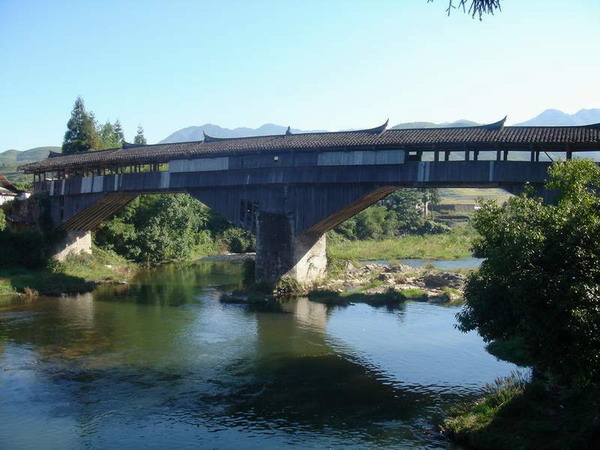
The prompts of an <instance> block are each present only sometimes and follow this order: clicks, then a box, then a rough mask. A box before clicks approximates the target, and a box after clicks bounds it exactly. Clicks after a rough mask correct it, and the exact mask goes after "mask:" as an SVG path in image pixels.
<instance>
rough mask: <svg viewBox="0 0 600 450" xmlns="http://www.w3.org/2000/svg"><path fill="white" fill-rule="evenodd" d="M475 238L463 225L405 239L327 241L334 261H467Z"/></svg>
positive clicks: (472, 231) (328, 252)
mask: <svg viewBox="0 0 600 450" xmlns="http://www.w3.org/2000/svg"><path fill="white" fill-rule="evenodd" d="M476 236H477V234H476V233H475V231H474V230H473V229H472V228H471V227H470V226H461V227H457V228H454V229H453V230H452V231H451V232H450V233H447V234H437V235H424V236H402V237H398V238H394V239H384V240H381V241H375V240H365V241H348V240H334V239H330V240H329V241H328V242H327V256H328V257H329V258H330V259H331V260H350V261H369V260H371V261H373V260H378V259H384V260H394V259H410V258H418V259H460V258H468V257H469V256H471V243H472V241H473V239H474V238H475V237H476Z"/></svg>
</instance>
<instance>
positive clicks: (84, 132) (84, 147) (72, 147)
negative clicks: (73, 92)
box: [62, 97, 98, 153]
mask: <svg viewBox="0 0 600 450" xmlns="http://www.w3.org/2000/svg"><path fill="white" fill-rule="evenodd" d="M97 139H98V138H97V132H96V125H95V123H94V116H93V115H91V114H88V112H87V111H86V110H85V105H84V103H83V99H82V98H81V97H77V99H76V100H75V105H74V106H73V111H71V118H70V119H69V121H68V122H67V132H66V133H65V137H64V140H63V145H62V150H63V153H77V152H86V151H88V150H90V149H92V148H94V145H95V144H96V143H97Z"/></svg>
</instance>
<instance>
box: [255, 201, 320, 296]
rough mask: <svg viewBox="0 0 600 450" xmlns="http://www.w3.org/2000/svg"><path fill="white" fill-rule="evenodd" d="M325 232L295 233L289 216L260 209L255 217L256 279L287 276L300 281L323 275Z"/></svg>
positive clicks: (262, 279) (313, 279) (268, 279)
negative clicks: (319, 233) (316, 233)
mask: <svg viewBox="0 0 600 450" xmlns="http://www.w3.org/2000/svg"><path fill="white" fill-rule="evenodd" d="M326 248H327V245H326V238H325V234H321V235H313V234H307V233H305V234H301V235H299V236H296V235H295V233H294V230H293V220H292V218H291V217H289V216H287V215H284V214H274V213H268V212H264V211H261V212H259V213H258V217H257V221H256V281H259V282H260V281H265V282H276V281H277V280H279V279H280V278H281V277H283V276H289V277H291V278H293V279H295V280H297V281H299V282H300V283H301V284H310V283H313V282H315V281H318V280H319V279H321V278H323V276H324V275H325V271H326V269H327V255H326V252H325V251H326Z"/></svg>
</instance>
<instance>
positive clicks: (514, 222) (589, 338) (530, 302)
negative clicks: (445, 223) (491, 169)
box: [445, 160, 600, 449]
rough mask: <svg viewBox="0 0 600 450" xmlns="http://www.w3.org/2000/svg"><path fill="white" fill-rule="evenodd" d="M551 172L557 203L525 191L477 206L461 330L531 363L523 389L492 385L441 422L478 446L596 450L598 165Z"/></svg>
mask: <svg viewBox="0 0 600 450" xmlns="http://www.w3.org/2000/svg"><path fill="white" fill-rule="evenodd" d="M549 175H550V179H549V181H548V183H547V188H548V189H551V190H554V191H555V192H556V194H557V199H558V201H557V203H556V204H555V205H548V204H544V203H543V202H542V200H541V199H540V198H537V197H536V196H535V193H534V192H533V191H529V192H526V193H524V194H523V195H520V196H517V197H513V198H511V199H510V200H509V201H508V202H507V203H506V204H504V205H502V206H499V205H497V204H495V203H492V202H482V203H481V209H480V210H479V211H478V212H477V213H476V214H475V217H474V219H473V220H472V224H473V226H474V228H475V229H476V230H477V231H478V233H479V236H480V237H479V238H477V239H476V240H475V244H474V253H475V256H477V257H481V258H486V260H485V261H484V262H483V263H482V265H481V267H480V269H479V270H478V271H477V272H474V273H472V274H471V276H470V278H469V279H468V282H467V286H466V290H465V298H466V301H467V303H466V306H465V308H464V309H463V311H461V312H460V313H459V314H458V320H459V328H460V329H461V330H463V331H471V330H477V331H478V332H479V334H480V335H481V336H483V338H484V339H485V340H486V341H488V342H491V343H492V344H494V343H497V344H498V345H491V346H490V350H492V351H494V352H495V354H497V355H501V354H502V353H505V354H507V355H508V357H509V359H512V360H515V361H516V362H520V363H521V364H530V365H532V366H533V372H532V374H533V377H532V381H531V382H530V383H522V382H519V383H517V384H515V383H504V384H499V385H498V386H496V387H495V388H494V389H491V390H490V391H489V392H486V393H485V394H486V396H485V397H483V398H482V399H481V400H479V401H476V402H474V403H472V404H468V405H464V406H462V407H461V408H458V409H456V410H455V411H454V412H453V413H452V414H451V417H450V418H449V419H448V420H447V421H446V423H445V428H446V430H447V431H448V432H449V433H450V435H452V436H454V437H455V438H457V439H459V440H461V441H464V442H466V443H468V444H470V445H471V446H474V447H476V448H490V449H509V448H510V449H512V448H523V449H525V448H548V449H563V448H582V449H585V448H598V447H599V446H600V257H599V256H600V168H599V167H598V166H597V165H596V163H594V162H593V161H591V160H572V161H566V162H563V161H558V162H555V163H553V164H552V166H551V167H550V170H549ZM511 353H513V354H514V355H512V356H515V357H516V358H515V357H511V355H510V354H511Z"/></svg>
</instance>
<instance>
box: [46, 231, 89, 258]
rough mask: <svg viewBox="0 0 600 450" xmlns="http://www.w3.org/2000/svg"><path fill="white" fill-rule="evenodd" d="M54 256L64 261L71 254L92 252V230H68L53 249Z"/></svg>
mask: <svg viewBox="0 0 600 450" xmlns="http://www.w3.org/2000/svg"><path fill="white" fill-rule="evenodd" d="M53 250H54V251H53V256H52V257H53V258H54V259H55V260H57V261H64V260H65V258H66V257H67V256H69V255H70V254H75V255H78V254H80V253H92V232H91V231H67V232H66V233H65V234H64V235H63V236H62V237H61V238H60V239H58V240H57V241H56V243H55V244H54V249H53Z"/></svg>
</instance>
